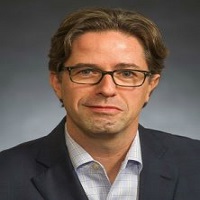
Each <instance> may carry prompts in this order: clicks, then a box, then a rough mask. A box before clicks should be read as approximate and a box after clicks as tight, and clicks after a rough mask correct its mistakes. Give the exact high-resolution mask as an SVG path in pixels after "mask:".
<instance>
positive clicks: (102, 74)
mask: <svg viewBox="0 0 200 200" xmlns="http://www.w3.org/2000/svg"><path fill="white" fill-rule="evenodd" d="M77 68H82V67H81V66H63V67H61V68H60V70H59V72H61V71H68V72H69V77H70V80H71V81H72V82H73V83H76V84H88V85H97V84H99V83H100V82H101V81H102V79H103V77H104V76H105V75H107V74H108V75H110V76H111V77H112V80H113V82H114V83H115V85H117V86H120V87H140V86H142V85H143V84H144V82H145V80H146V78H147V77H149V76H151V75H152V72H151V71H145V70H135V69H134V70H131V71H134V72H141V73H143V75H144V79H143V81H142V83H141V84H139V85H135V86H126V85H120V84H118V83H116V81H115V78H114V76H113V74H114V73H115V72H117V71H121V69H118V70H113V71H103V70H100V69H96V68H95V69H96V70H97V71H99V72H101V78H100V79H99V80H98V81H97V82H95V83H80V82H76V81H74V80H73V78H72V74H71V73H72V70H73V69H77ZM90 68H92V67H90Z"/></svg>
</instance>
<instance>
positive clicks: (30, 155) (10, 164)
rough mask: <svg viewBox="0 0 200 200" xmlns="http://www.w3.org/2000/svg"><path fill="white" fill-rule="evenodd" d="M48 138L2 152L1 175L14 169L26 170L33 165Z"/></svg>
mask: <svg viewBox="0 0 200 200" xmlns="http://www.w3.org/2000/svg"><path fill="white" fill-rule="evenodd" d="M45 139H46V137H43V138H40V139H37V140H33V141H29V142H26V143H22V144H20V145H18V146H16V147H13V148H10V149H7V150H4V151H2V152H0V163H1V165H0V173H3V172H6V171H10V172H11V171H12V169H17V168H18V169H23V170H26V169H24V167H25V166H26V168H27V167H28V166H29V165H33V163H34V162H35V158H36V156H37V154H38V152H39V151H40V149H41V147H42V146H43V145H42V143H43V142H44V141H45Z"/></svg>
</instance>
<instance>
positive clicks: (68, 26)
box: [49, 8, 167, 74]
mask: <svg viewBox="0 0 200 200" xmlns="http://www.w3.org/2000/svg"><path fill="white" fill-rule="evenodd" d="M108 30H115V31H119V32H123V33H125V34H128V35H130V36H134V37H136V38H137V39H138V40H139V41H140V42H141V45H142V46H143V48H144V52H145V58H146V61H147V64H148V68H149V71H151V72H152V73H158V74H160V73H161V72H162V69H163V67H164V59H165V57H166V55H167V49H166V47H165V45H164V44H163V40H162V37H161V34H160V31H159V29H158V28H157V26H156V25H155V24H154V23H153V22H152V21H151V20H149V19H148V18H146V17H144V16H143V15H141V14H139V13H137V12H133V11H127V10H122V9H103V8H99V9H98V8H97V9H85V10H80V11H77V12H74V13H72V14H71V15H69V16H67V17H66V19H65V20H63V22H62V23H61V25H60V27H59V29H58V30H57V32H56V33H55V35H54V36H53V38H52V42H51V49H50V52H49V57H50V61H49V70H50V71H54V72H58V71H59V69H60V67H62V65H63V63H64V62H65V61H66V60H67V59H68V58H69V57H70V54H71V47H72V43H73V41H74V40H75V39H76V38H77V37H78V36H80V35H82V34H84V33H87V32H102V31H108Z"/></svg>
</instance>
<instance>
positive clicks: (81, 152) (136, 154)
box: [65, 126, 142, 171]
mask: <svg viewBox="0 0 200 200" xmlns="http://www.w3.org/2000/svg"><path fill="white" fill-rule="evenodd" d="M65 133H66V134H65V138H66V145H67V148H68V150H69V155H70V159H71V161H72V164H73V166H74V168H75V169H78V168H79V167H80V166H82V165H86V164H88V163H90V162H94V161H95V160H94V159H93V158H92V156H91V155H90V154H89V153H88V152H87V151H85V149H83V148H82V147H81V146H80V145H79V144H78V143H77V142H75V141H74V140H73V139H72V138H71V136H70V135H69V133H68V131H67V128H66V126H65ZM128 162H131V163H133V162H134V163H137V164H138V165H139V171H141V170H142V154H141V145H140V138H139V131H137V133H136V136H135V139H134V141H133V142H132V144H131V147H130V149H129V151H128V153H127V155H126V158H125V160H124V162H123V163H124V164H125V165H127V163H128ZM124 167H126V166H124Z"/></svg>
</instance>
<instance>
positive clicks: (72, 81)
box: [49, 9, 167, 139]
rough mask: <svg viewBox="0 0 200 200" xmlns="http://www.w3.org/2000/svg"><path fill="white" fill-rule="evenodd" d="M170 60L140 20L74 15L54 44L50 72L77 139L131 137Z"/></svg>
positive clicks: (106, 12)
mask: <svg viewBox="0 0 200 200" xmlns="http://www.w3.org/2000/svg"><path fill="white" fill-rule="evenodd" d="M166 54H167V53H166V48H165V47H164V45H163V42H162V39H161V35H160V32H159V31H158V29H157V27H156V26H155V25H154V24H153V22H151V21H150V20H148V19H146V18H145V17H143V16H142V15H140V14H137V13H134V12H130V11H123V10H119V9H91V10H84V11H79V12H76V13H74V14H71V15H69V16H68V17H67V18H66V19H65V20H64V21H63V23H62V24H61V26H60V28H59V29H58V31H57V33H56V34H55V35H54V37H53V39H52V46H51V50H50V54H49V55H50V62H49V69H50V82H51V85H52V87H53V89H54V90H55V92H56V95H57V96H58V98H59V99H60V100H61V101H62V103H63V105H64V107H65V109H66V111H67V116H68V117H67V127H68V130H69V131H70V132H71V133H72V134H75V136H74V138H76V139H77V138H79V137H80V135H85V136H89V137H97V138H98V137H110V136H113V135H114V136H117V135H120V134H122V133H123V134H124V136H125V135H128V134H130V135H131V136H130V135H129V136H128V137H132V133H134V132H135V131H136V130H137V126H138V121H139V115H140V112H141V110H142V108H143V107H144V105H145V104H146V103H147V102H148V101H149V98H150V94H151V93H152V91H153V90H154V89H155V87H156V86H157V84H158V82H159V78H160V73H161V71H162V69H163V62H164V58H165V56H166ZM80 133H82V134H80Z"/></svg>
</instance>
